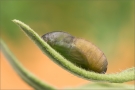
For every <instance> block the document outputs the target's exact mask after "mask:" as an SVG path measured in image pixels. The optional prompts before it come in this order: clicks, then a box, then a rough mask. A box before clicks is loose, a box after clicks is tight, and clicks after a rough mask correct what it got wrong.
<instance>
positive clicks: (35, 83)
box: [0, 40, 56, 90]
mask: <svg viewBox="0 0 135 90" xmlns="http://www.w3.org/2000/svg"><path fill="white" fill-rule="evenodd" d="M0 41H1V42H0V47H1V50H2V52H3V53H4V55H5V57H6V58H7V60H8V61H9V63H10V64H11V65H12V67H13V68H14V70H15V71H16V72H17V73H18V74H19V76H20V77H21V78H22V79H23V80H24V81H25V82H27V83H28V84H29V85H30V86H32V87H33V88H34V89H36V90H56V89H55V88H54V87H53V86H50V85H48V84H46V83H45V82H43V81H41V80H40V79H38V78H37V77H36V76H34V75H33V74H32V73H30V72H29V71H28V70H27V69H25V68H24V67H23V65H22V64H20V63H19V61H18V60H17V59H16V58H15V57H14V55H13V54H12V53H11V52H10V50H9V49H8V48H7V46H6V44H5V43H4V42H3V41H2V40H0Z"/></svg>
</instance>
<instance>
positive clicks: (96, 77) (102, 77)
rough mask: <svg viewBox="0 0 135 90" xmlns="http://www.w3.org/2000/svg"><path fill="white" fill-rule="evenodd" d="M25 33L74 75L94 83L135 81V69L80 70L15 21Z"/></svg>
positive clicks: (26, 27)
mask: <svg viewBox="0 0 135 90" xmlns="http://www.w3.org/2000/svg"><path fill="white" fill-rule="evenodd" d="M13 22H14V23H16V24H17V25H18V26H19V27H20V28H21V29H22V30H23V31H24V33H25V34H26V35H27V36H28V37H29V38H30V39H31V40H33V41H34V42H35V44H36V45H37V46H38V47H39V48H40V49H41V50H42V51H43V52H44V53H45V54H46V55H47V56H49V57H50V58H51V59H52V60H53V61H54V62H55V63H57V64H58V65H60V66H61V67H63V68H64V69H66V70H68V71H70V72H71V73H73V74H74V75H77V76H79V77H82V78H85V79H87V80H93V81H103V82H112V83H122V82H128V81H132V80H135V73H134V72H135V68H129V69H127V70H124V71H122V72H119V73H115V74H98V73H95V72H90V71H86V70H84V69H82V68H79V67H77V66H75V65H74V64H72V63H71V62H69V61H68V60H66V59H65V58H64V57H63V56H61V55H60V54H59V53H58V52H56V51H55V50H54V49H53V48H51V47H50V46H49V45H48V44H47V43H46V42H44V41H43V40H42V39H41V37H40V36H39V35H38V34H37V33H36V32H34V30H32V29H31V28H30V27H29V26H28V25H26V24H24V23H23V22H21V21H19V20H13Z"/></svg>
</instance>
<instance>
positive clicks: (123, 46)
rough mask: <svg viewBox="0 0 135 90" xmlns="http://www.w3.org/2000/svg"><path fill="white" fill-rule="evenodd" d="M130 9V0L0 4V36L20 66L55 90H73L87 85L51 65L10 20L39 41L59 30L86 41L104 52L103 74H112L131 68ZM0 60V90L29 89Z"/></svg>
mask: <svg viewBox="0 0 135 90" xmlns="http://www.w3.org/2000/svg"><path fill="white" fill-rule="evenodd" d="M134 6H135V4H134V0H101V1H100V0H73V1H71V0H67V1H66V0H64V1H62V0H57V1H56V0H54V1H53V0H50V1H49V0H37V1H36V0H1V1H0V37H1V38H2V39H3V40H4V41H5V42H6V43H7V45H8V47H9V48H10V50H11V51H12V52H13V53H14V55H15V56H16V57H17V58H18V59H19V60H20V62H21V63H22V64H23V65H24V66H25V67H26V68H27V69H28V70H29V71H30V72H32V73H34V74H35V75H36V76H37V77H39V78H40V79H42V80H43V81H45V82H47V83H49V84H51V85H53V86H55V87H57V88H66V87H77V86H80V85H83V84H86V83H91V82H90V81H87V80H84V79H82V78H79V77H77V76H74V75H73V74H70V73H69V72H67V71H66V70H64V69H62V68H61V67H59V66H58V65H56V64H55V63H54V62H52V61H51V60H50V59H49V58H48V57H47V56H46V55H44V54H43V53H42V52H41V51H40V50H39V48H38V47H37V46H36V45H35V44H34V43H33V42H32V41H31V40H30V39H28V37H27V36H26V35H25V34H24V33H23V32H22V31H21V30H20V28H18V26H17V25H15V24H14V23H13V22H12V21H11V20H13V19H18V20H21V21H23V22H25V23H26V24H28V25H29V26H30V27H31V28H32V29H34V30H35V31H36V32H37V33H38V34H39V35H40V36H42V35H43V34H45V33H47V32H52V31H64V32H68V33H70V34H72V35H74V36H76V37H81V38H84V39H86V40H88V41H91V42H92V43H94V44H95V45H96V46H98V47H99V48H100V49H101V50H102V51H103V52H104V53H105V55H106V57H107V59H108V63H109V65H108V70H107V73H116V72H119V71H121V70H124V69H127V68H130V67H133V66H134V55H135V53H134V49H135V48H134V25H135V22H134V19H135V18H134V16H135V13H134V10H135V9H134ZM0 60H1V64H0V69H1V73H0V82H1V89H8V90H11V89H32V88H31V87H30V86H28V85H27V84H26V83H25V82H24V81H23V80H22V79H21V78H20V77H19V76H18V75H17V74H16V72H15V71H14V70H13V68H12V67H11V66H10V64H9V63H8V62H7V60H6V58H5V57H4V55H3V54H2V53H0ZM126 84H134V82H133V81H132V82H127V83H126Z"/></svg>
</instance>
